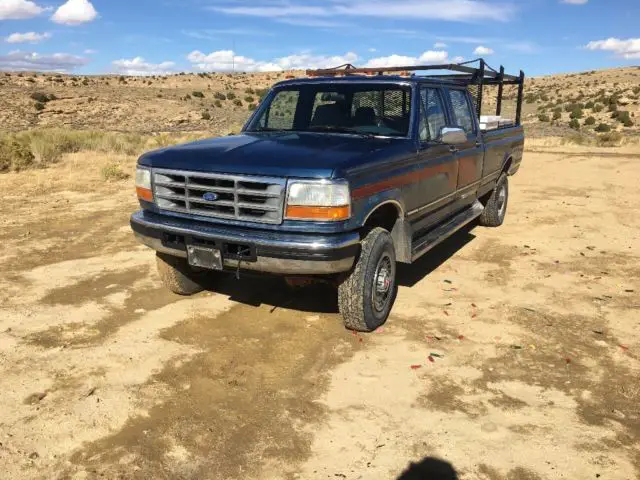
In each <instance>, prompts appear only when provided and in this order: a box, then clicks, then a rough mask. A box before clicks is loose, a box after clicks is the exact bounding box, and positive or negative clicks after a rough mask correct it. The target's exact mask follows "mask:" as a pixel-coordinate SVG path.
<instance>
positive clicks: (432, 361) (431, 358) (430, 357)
mask: <svg viewBox="0 0 640 480" xmlns="http://www.w3.org/2000/svg"><path fill="white" fill-rule="evenodd" d="M428 358H429V361H430V362H431V363H434V362H435V360H434V359H433V357H432V356H431V355H429V357H428Z"/></svg>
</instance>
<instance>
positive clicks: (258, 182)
mask: <svg viewBox="0 0 640 480" xmlns="http://www.w3.org/2000/svg"><path fill="white" fill-rule="evenodd" d="M285 186H286V180H285V179H284V178H272V177H254V176H244V175H223V174H215V173H211V174H210V173H198V172H185V171H178V170H160V169H154V170H153V193H154V198H155V201H156V205H158V207H159V208H161V209H163V210H171V211H173V212H182V213H191V214H194V215H204V216H207V217H215V218H222V219H227V220H243V221H249V222H258V223H281V222H282V210H283V203H284V194H285ZM207 194H208V195H207ZM207 196H208V197H213V196H215V197H217V198H215V199H211V198H209V199H207V198H205V197H207Z"/></svg>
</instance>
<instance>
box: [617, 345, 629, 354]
mask: <svg viewBox="0 0 640 480" xmlns="http://www.w3.org/2000/svg"><path fill="white" fill-rule="evenodd" d="M618 346H619V347H620V348H621V349H622V351H623V352H626V351H627V350H629V347H628V346H626V345H622V344H620V345H618Z"/></svg>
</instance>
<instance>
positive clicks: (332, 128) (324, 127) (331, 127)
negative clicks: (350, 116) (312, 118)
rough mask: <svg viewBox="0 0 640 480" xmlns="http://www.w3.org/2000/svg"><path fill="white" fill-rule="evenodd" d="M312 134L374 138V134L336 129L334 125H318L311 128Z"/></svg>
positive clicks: (343, 128)
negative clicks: (337, 134)
mask: <svg viewBox="0 0 640 480" xmlns="http://www.w3.org/2000/svg"><path fill="white" fill-rule="evenodd" d="M309 131H310V132H327V133H349V134H351V135H360V136H361V137H366V138H373V137H375V135H374V134H373V133H368V132H361V131H359V130H357V129H355V128H350V127H336V126H334V125H316V126H313V127H309Z"/></svg>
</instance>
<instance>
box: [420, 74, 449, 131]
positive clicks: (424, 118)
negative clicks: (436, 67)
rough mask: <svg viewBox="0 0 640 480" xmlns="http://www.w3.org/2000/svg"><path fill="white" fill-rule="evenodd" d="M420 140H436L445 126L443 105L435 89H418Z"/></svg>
mask: <svg viewBox="0 0 640 480" xmlns="http://www.w3.org/2000/svg"><path fill="white" fill-rule="evenodd" d="M420 109H421V110H422V113H421V115H420V140H421V141H423V142H428V141H433V140H437V139H438V137H439V136H440V131H441V130H442V128H443V127H445V126H446V125H447V120H446V117H445V110H444V105H443V103H442V98H441V97H440V92H439V91H438V89H437V88H426V87H423V88H421V89H420Z"/></svg>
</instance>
